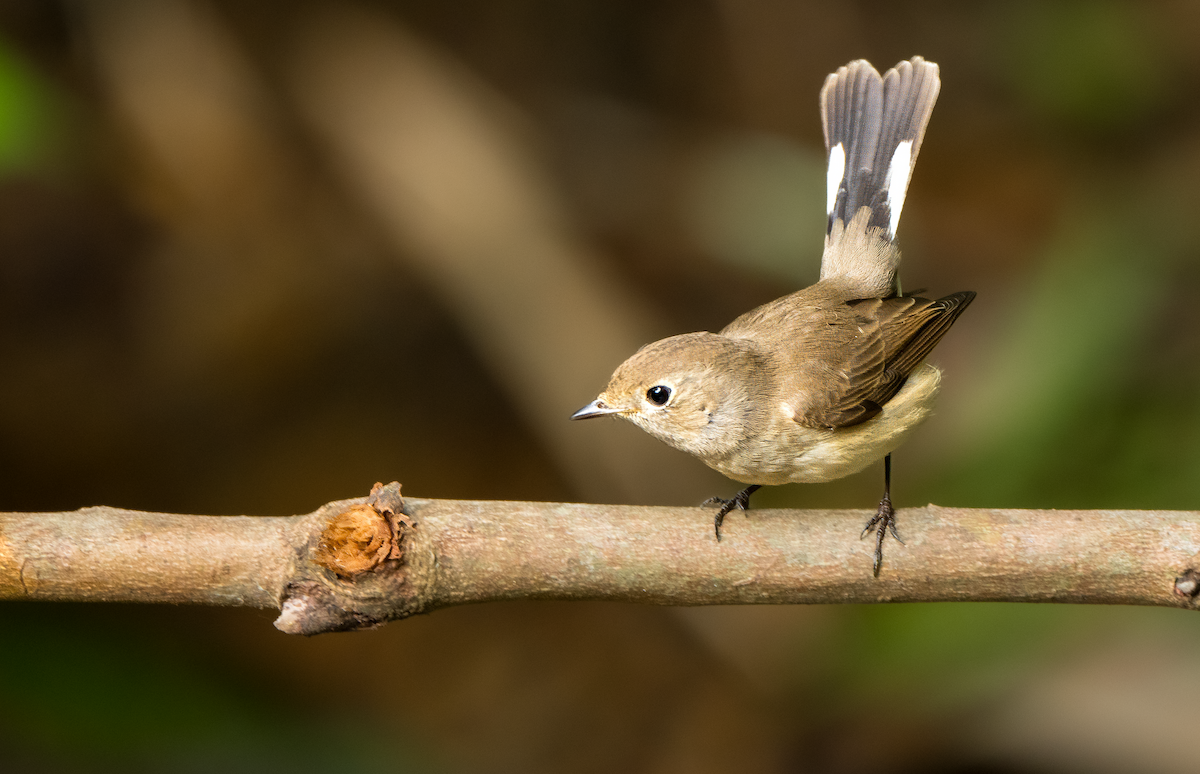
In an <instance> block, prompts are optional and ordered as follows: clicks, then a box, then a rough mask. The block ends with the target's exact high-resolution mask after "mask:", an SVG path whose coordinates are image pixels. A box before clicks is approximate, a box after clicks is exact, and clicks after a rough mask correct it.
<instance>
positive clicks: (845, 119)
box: [821, 56, 941, 241]
mask: <svg viewBox="0 0 1200 774" xmlns="http://www.w3.org/2000/svg"><path fill="white" fill-rule="evenodd" d="M940 84H941V82H940V81H939V79H938V66H937V65H936V64H934V63H933V62H926V61H925V60H924V59H922V58H921V57H919V56H915V57H913V58H912V59H910V60H909V61H907V62H901V63H900V64H898V65H896V66H895V67H893V68H892V69H890V70H888V71H887V72H886V73H885V74H884V75H883V77H880V75H879V73H878V72H877V71H876V70H875V68H874V67H872V66H871V65H870V63H869V62H867V61H866V60H864V59H859V60H856V61H854V62H851V63H850V64H848V65H846V66H845V67H839V68H838V71H837V72H836V73H833V74H831V75H830V76H829V77H828V78H826V79H825V86H824V88H822V89H821V122H822V124H823V125H824V127H825V151H826V153H827V160H828V169H827V173H826V174H827V176H826V184H827V189H826V197H827V198H826V210H827V212H828V215H829V219H828V221H827V225H826V234H831V233H832V232H833V228H834V224H835V223H836V222H837V221H839V220H840V221H842V223H843V225H844V226H846V225H849V224H850V222H851V220H853V218H854V216H855V215H856V214H858V211H859V210H860V209H861V208H863V207H867V208H869V209H870V211H871V212H870V215H869V217H868V218H867V221H866V228H879V229H880V230H881V232H880V235H881V236H882V237H883V238H884V239H886V240H889V241H890V240H891V239H893V238H895V236H896V225H897V224H898V223H899V222H900V210H901V209H902V208H903V207H904V194H905V192H906V191H907V190H908V181H909V178H910V177H912V169H913V165H914V164H916V161H917V152H918V151H919V150H920V149H921V138H922V137H924V136H925V126H926V124H928V123H929V116H930V115H931V114H932V113H933V104H934V102H936V101H937V96H938V89H939V88H940Z"/></svg>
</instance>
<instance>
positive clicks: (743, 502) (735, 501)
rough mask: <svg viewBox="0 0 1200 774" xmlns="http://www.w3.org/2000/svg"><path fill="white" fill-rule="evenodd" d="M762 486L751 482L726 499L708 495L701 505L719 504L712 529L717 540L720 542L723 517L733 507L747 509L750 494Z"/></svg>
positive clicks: (748, 507)
mask: <svg viewBox="0 0 1200 774" xmlns="http://www.w3.org/2000/svg"><path fill="white" fill-rule="evenodd" d="M761 488H762V485H761V484H752V485H751V486H748V487H746V488H745V489H743V490H742V491H740V492H738V493H737V494H735V495H734V496H733V497H730V498H729V499H728V500H726V499H725V498H724V497H710V498H708V499H707V500H705V501H704V502H703V503H701V505H717V504H718V503H719V504H720V505H721V510H719V511H717V516H716V518H715V519H713V531H715V532H716V533H717V542H718V543H719V542H721V524H722V523H723V522H724V521H725V517H726V516H727V515H728V514H729V512H730V511H732V510H733V509H734V508H738V509H739V510H743V511H747V510H749V509H750V495H752V494H754V493H755V492H757V491H758V490H759V489H761Z"/></svg>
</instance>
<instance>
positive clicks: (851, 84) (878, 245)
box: [571, 57, 975, 576]
mask: <svg viewBox="0 0 1200 774" xmlns="http://www.w3.org/2000/svg"><path fill="white" fill-rule="evenodd" d="M939 86H940V82H939V80H938V67H937V65H936V64H934V63H932V62H926V61H925V60H923V59H922V58H921V57H913V58H912V59H911V60H910V61H907V62H901V63H900V64H898V65H896V66H895V67H893V68H892V69H891V70H888V71H887V73H886V74H885V75H884V76H882V77H880V75H879V73H878V72H877V71H876V70H875V68H874V67H872V66H871V65H870V64H869V63H868V62H866V61H865V60H861V59H860V60H858V61H855V62H851V63H850V64H848V65H846V66H845V67H841V68H838V71H837V72H836V73H833V74H831V75H830V76H829V77H828V78H827V79H826V80H825V86H824V87H823V88H822V89H821V120H822V123H823V124H824V128H825V149H826V153H827V159H828V170H827V175H826V185H827V188H826V194H827V199H826V201H827V207H826V209H827V212H828V222H827V227H826V237H825V252H824V254H823V255H822V257H821V278H820V281H819V282H817V283H816V284H815V285H811V286H810V287H807V288H805V289H804V290H800V291H798V292H796V293H792V294H791V295H788V296H784V297H783V298H780V299H778V300H776V301H772V302H771V303H769V304H765V305H764V306H760V307H759V308H757V309H754V310H753V311H750V312H747V313H746V314H744V315H742V316H741V317H739V318H737V319H736V320H734V321H733V322H732V323H730V324H729V325H728V326H726V327H725V329H724V330H722V331H721V332H720V333H707V332H702V333H686V334H683V335H680V336H672V337H671V338H668V339H663V340H662V341H657V342H655V343H653V344H649V345H647V346H645V347H642V349H640V350H639V351H638V352H637V353H636V354H634V355H633V357H631V358H629V359H628V360H626V361H625V362H624V363H622V364H621V366H620V367H619V368H617V370H616V372H615V373H614V374H613V376H612V379H611V380H610V381H609V383H608V386H607V387H606V388H605V389H604V392H602V393H600V396H599V397H598V398H596V400H595V401H593V402H592V403H590V404H588V405H587V406H584V407H583V408H582V409H580V410H579V411H577V412H576V413H575V414H574V415H573V416H572V417H571V418H572V419H587V418H590V417H599V416H606V415H609V414H615V415H617V416H620V417H623V418H625V419H628V420H629V421H631V422H633V423H634V424H636V425H637V426H638V427H641V428H642V429H643V430H645V431H646V432H648V433H650V434H651V435H653V436H654V437H656V438H659V439H661V440H663V441H665V442H666V443H668V444H670V445H671V446H674V447H675V448H677V449H681V450H683V451H685V452H689V453H691V454H694V455H696V456H697V457H699V458H700V459H701V460H702V461H703V462H704V463H705V464H707V465H708V466H709V467H711V468H714V469H716V470H718V471H720V472H721V473H724V474H725V475H726V476H729V477H730V478H732V479H735V480H737V481H741V482H743V483H746V484H749V485H750V486H748V487H746V488H745V489H743V490H742V491H741V492H739V493H738V494H737V495H736V496H734V497H733V498H731V499H729V500H722V499H719V498H713V499H712V500H710V501H709V502H710V503H720V504H721V508H720V510H719V511H718V512H717V515H716V518H715V520H714V524H713V526H714V529H715V531H716V535H717V540H720V539H721V523H722V521H723V520H724V518H725V516H726V514H728V513H729V512H730V511H732V510H733V509H734V508H740V509H742V510H745V509H746V508H748V506H749V500H750V495H751V494H752V493H753V492H754V491H755V490H757V489H758V488H759V487H761V486H763V485H764V484H784V483H788V482H818V481H831V480H833V479H837V478H841V477H842V476H848V475H850V474H852V473H857V472H858V471H860V470H862V469H863V468H865V467H867V466H868V465H870V464H871V463H872V462H874V461H875V460H878V459H880V458H881V457H882V458H884V494H883V499H882V500H880V502H879V508H878V511H877V512H876V515H875V516H874V518H872V519H871V520H870V521H869V522H868V523H867V526H866V528H865V529H864V530H863V537H865V536H866V535H867V534H869V533H871V532H872V531H874V532H875V533H876V542H875V564H874V573H875V575H876V576H878V575H879V568H880V564H881V562H882V560H883V538H884V534H885V533H886V532H888V531H890V532H891V533H892V536H893V537H895V538H896V539H897V540H899V539H900V538H899V535H897V534H896V526H895V511H894V510H893V508H892V503H891V492H890V490H891V452H892V450H893V449H895V448H896V447H897V446H899V445H900V444H901V443H902V442H903V441H904V440H905V439H906V438H907V437H908V435H909V433H911V432H912V431H913V429H914V428H916V426H917V425H918V424H920V423H921V422H922V421H923V420H924V419H925V418H926V417H928V416H929V414H930V412H931V410H932V408H933V400H934V396H935V395H936V394H937V391H938V385H939V382H940V380H941V374H940V372H939V371H938V370H937V369H936V368H934V367H933V366H930V365H926V364H924V363H923V361H924V359H925V357H926V356H927V355H928V354H929V352H930V350H932V349H933V347H934V346H935V345H936V344H937V343H938V341H940V340H941V338H942V336H943V335H945V333H946V331H948V330H949V329H950V326H951V325H953V324H954V321H955V320H956V319H958V316H959V315H960V314H962V312H963V310H964V309H966V308H967V305H968V304H970V303H971V300H972V299H974V298H975V294H974V293H973V292H971V291H964V292H961V293H954V294H952V295H949V296H946V297H945V298H941V299H938V300H936V301H931V300H928V299H925V298H918V297H914V296H905V295H902V294H901V291H900V284H899V279H898V277H897V275H896V271H897V269H898V267H899V265H900V251H899V250H898V249H897V248H896V246H895V245H894V244H893V242H892V240H893V239H894V238H895V235H896V224H897V223H898V222H899V220H900V210H901V208H902V207H903V206H904V194H905V192H906V190H907V189H908V181H909V178H910V177H911V175H912V169H913V165H914V164H915V162H916V160H917V152H918V151H919V150H920V148H921V139H922V137H923V136H924V134H925V126H926V124H927V123H928V122H929V116H930V114H931V113H932V112H933V105H934V102H935V101H936V100H937V95H938V89H939Z"/></svg>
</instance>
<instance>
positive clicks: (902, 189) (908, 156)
mask: <svg viewBox="0 0 1200 774" xmlns="http://www.w3.org/2000/svg"><path fill="white" fill-rule="evenodd" d="M912 146H913V141H912V140H905V141H904V142H902V143H900V144H899V145H897V146H896V152H895V153H893V154H892V163H891V164H889V165H888V171H887V204H888V212H890V213H891V221H890V222H889V223H888V236H889V237H895V236H896V226H898V225H899V224H900V210H902V209H904V194H905V193H906V192H907V191H908V178H909V176H910V175H911V174H912Z"/></svg>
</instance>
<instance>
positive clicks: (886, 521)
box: [858, 493, 904, 578]
mask: <svg viewBox="0 0 1200 774" xmlns="http://www.w3.org/2000/svg"><path fill="white" fill-rule="evenodd" d="M872 532H874V533H875V567H874V573H875V577H876V578H878V577H879V567H880V565H882V564H883V536H884V535H885V534H887V533H888V532H890V533H892V537H894V538H896V542H897V543H899V544H900V545H904V541H903V540H901V539H900V535H899V533H897V532H896V509H895V508H893V507H892V498H891V496H890V495H889V494H887V493H884V495H883V499H882V500H880V501H879V509H878V510H877V511H875V515H874V516H872V517H871V520H870V521H868V522H867V526H865V527H863V531H862V534H861V535H859V538H858V539H859V540H862V539H863V538H865V537H866V536H867V535H869V534H871V533H872Z"/></svg>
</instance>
